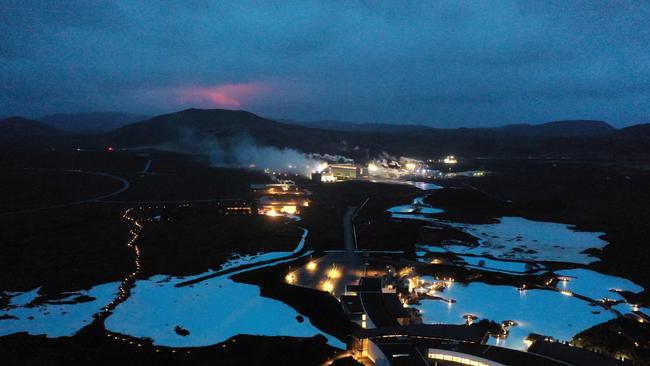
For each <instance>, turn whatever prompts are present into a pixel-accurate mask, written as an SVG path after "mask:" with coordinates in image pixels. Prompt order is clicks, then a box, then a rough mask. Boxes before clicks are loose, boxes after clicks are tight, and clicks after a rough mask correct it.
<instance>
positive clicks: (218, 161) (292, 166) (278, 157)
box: [181, 131, 347, 177]
mask: <svg viewBox="0 0 650 366" xmlns="http://www.w3.org/2000/svg"><path fill="white" fill-rule="evenodd" d="M181 145H182V148H183V149H184V150H187V149H190V150H193V151H196V150H198V151H199V152H200V153H202V154H205V155H207V156H208V157H209V159H210V163H211V164H212V165H213V166H217V167H231V168H251V169H258V170H265V171H271V172H285V173H292V174H300V175H304V176H306V177H309V176H310V174H311V173H312V172H315V171H318V172H320V171H322V170H323V169H325V168H326V167H327V161H326V159H323V158H322V156H321V155H318V154H305V153H302V152H300V151H298V150H295V149H290V148H277V147H274V146H259V145H257V144H256V143H255V141H254V140H253V139H252V138H251V137H249V136H238V137H229V138H225V139H221V140H217V139H215V138H213V137H208V138H203V139H197V138H196V137H195V135H194V133H193V132H192V131H185V132H184V133H183V138H182V141H181ZM339 158H341V159H347V158H345V157H339Z"/></svg>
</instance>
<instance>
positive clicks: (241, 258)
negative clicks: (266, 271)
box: [220, 229, 309, 270]
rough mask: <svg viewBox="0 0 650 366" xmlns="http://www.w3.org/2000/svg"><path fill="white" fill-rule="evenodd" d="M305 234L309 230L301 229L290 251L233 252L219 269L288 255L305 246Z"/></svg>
mask: <svg viewBox="0 0 650 366" xmlns="http://www.w3.org/2000/svg"><path fill="white" fill-rule="evenodd" d="M307 234H309V230H307V229H302V236H301V237H300V241H299V242H298V245H296V247H295V248H294V249H293V251H291V252H266V253H257V254H252V255H251V254H245V255H240V254H238V253H233V254H231V256H230V258H228V260H227V261H226V262H225V263H224V264H222V265H221V268H220V270H225V269H230V268H235V267H239V266H242V265H246V264H254V263H260V262H264V261H268V260H275V259H280V258H284V257H288V256H290V255H292V254H296V253H298V252H299V251H301V250H302V248H303V247H304V246H305V239H307Z"/></svg>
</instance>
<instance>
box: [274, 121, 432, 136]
mask: <svg viewBox="0 0 650 366" xmlns="http://www.w3.org/2000/svg"><path fill="white" fill-rule="evenodd" d="M276 121H278V122H282V123H287V124H292V125H298V126H305V127H311V128H320V129H324V130H332V131H347V132H353V131H354V132H380V133H386V132H388V133H403V132H415V131H425V130H426V131H428V130H432V129H434V128H432V127H428V126H423V125H399V124H390V123H371V122H368V123H358V122H347V121H336V120H321V121H310V122H304V121H293V120H289V119H277V120H276Z"/></svg>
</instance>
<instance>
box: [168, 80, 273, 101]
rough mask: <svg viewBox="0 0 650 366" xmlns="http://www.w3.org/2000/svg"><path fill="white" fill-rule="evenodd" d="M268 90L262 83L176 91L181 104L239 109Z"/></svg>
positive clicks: (183, 88)
mask: <svg viewBox="0 0 650 366" xmlns="http://www.w3.org/2000/svg"><path fill="white" fill-rule="evenodd" d="M269 90H270V87H269V85H267V84H263V83H242V84H223V85H219V86H211V87H204V86H188V87H182V88H179V89H177V93H178V97H179V101H180V102H182V103H209V104H211V105H214V106H219V107H240V106H241V105H242V103H244V102H246V101H248V100H250V99H251V98H254V97H256V96H259V95H261V94H264V93H266V92H268V91H269Z"/></svg>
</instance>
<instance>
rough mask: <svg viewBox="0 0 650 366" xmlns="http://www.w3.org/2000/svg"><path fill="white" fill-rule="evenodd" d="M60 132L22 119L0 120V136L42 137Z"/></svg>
mask: <svg viewBox="0 0 650 366" xmlns="http://www.w3.org/2000/svg"><path fill="white" fill-rule="evenodd" d="M58 134H61V131H60V130H58V129H56V128H52V127H50V126H48V125H46V124H45V123H42V122H39V121H35V120H33V119H27V118H23V117H9V118H6V119H3V120H0V135H2V136H43V135H58Z"/></svg>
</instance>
